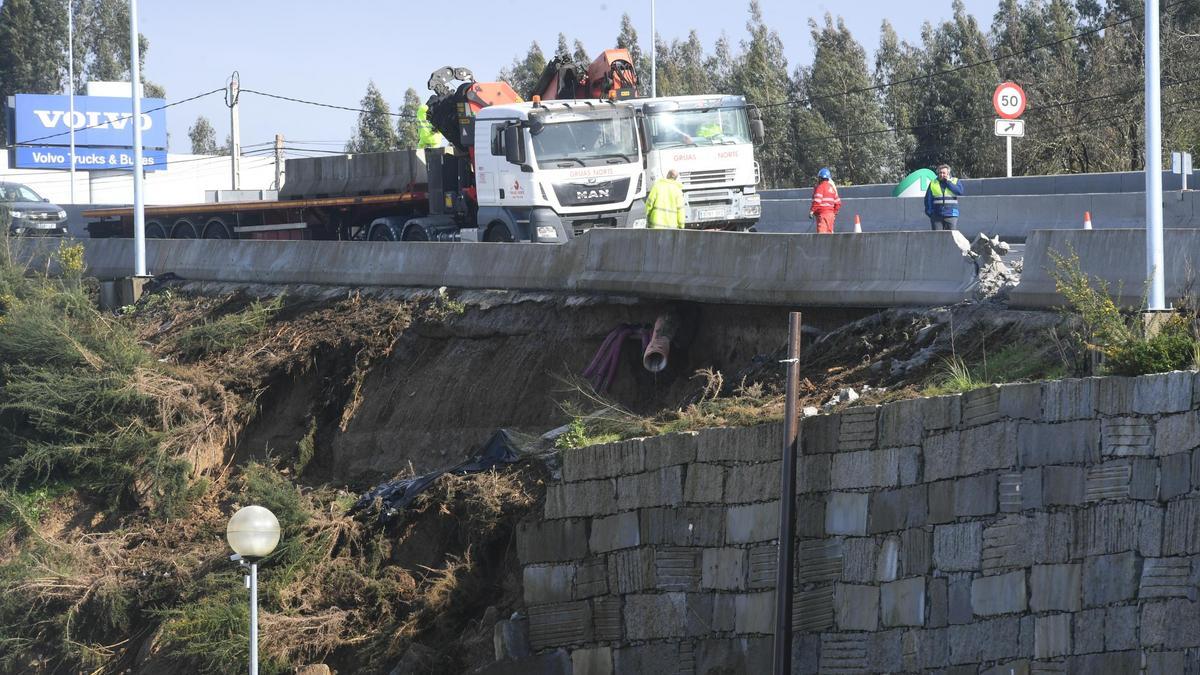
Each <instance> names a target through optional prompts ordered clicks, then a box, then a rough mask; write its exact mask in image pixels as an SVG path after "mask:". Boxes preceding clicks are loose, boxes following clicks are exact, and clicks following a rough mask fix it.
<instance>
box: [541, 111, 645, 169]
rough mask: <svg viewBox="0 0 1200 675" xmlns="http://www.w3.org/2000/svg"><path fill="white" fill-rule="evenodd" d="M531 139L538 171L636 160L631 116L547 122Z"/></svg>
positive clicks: (634, 130) (636, 154)
mask: <svg viewBox="0 0 1200 675" xmlns="http://www.w3.org/2000/svg"><path fill="white" fill-rule="evenodd" d="M531 136H532V138H533V155H534V158H535V159H536V160H537V165H538V168H540V169H555V168H560V167H566V166H603V165H605V164H628V163H630V162H636V161H638V141H637V126H636V124H635V122H634V118H633V116H632V115H621V116H617V117H603V118H594V117H592V118H589V117H576V118H574V119H571V120H569V121H562V122H555V121H553V120H550V121H548V122H547V123H546V124H545V125H544V126H543V127H542V128H541V129H540V130H539V131H538V133H536V134H531Z"/></svg>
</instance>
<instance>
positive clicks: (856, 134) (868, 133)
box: [772, 76, 1200, 145]
mask: <svg viewBox="0 0 1200 675" xmlns="http://www.w3.org/2000/svg"><path fill="white" fill-rule="evenodd" d="M1196 81H1200V76H1198V77H1192V78H1188V79H1186V80H1180V81H1178V82H1172V83H1170V84H1164V85H1162V88H1163V89H1169V88H1171V87H1178V86H1182V85H1185V84H1190V83H1192V82H1196ZM1138 91H1141V87H1137V88H1130V89H1128V90H1125V91H1118V92H1113V93H1110V94H1100V95H1097V96H1091V97H1088V98H1082V99H1072V100H1070V101H1064V102H1062V103H1048V104H1045V105H1040V106H1036V107H1030V108H1029V109H1027V110H1026V111H1025V114H1026V115H1038V114H1042V113H1043V112H1048V111H1050V110H1054V109H1057V108H1064V107H1067V106H1071V105H1077V104H1081V103H1090V102H1093V101H1099V100H1103V99H1108V98H1113V97H1114V96H1126V95H1129V94H1133V93H1136V92H1138ZM1133 112H1141V110H1140V109H1139V110H1136V111H1133ZM994 118H995V115H994V114H991V113H989V114H986V115H975V116H970V117H959V118H957V119H952V120H943V121H940V122H928V123H925V124H917V125H913V126H908V127H885V128H883V129H872V130H870V131H855V132H850V133H843V134H831V135H828V136H810V137H807V138H798V139H796V140H795V141H794V142H791V143H794V144H796V145H800V144H803V143H811V142H815V141H829V140H840V139H844V138H860V137H863V136H873V135H875V134H886V133H893V132H900V131H917V130H918V129H928V128H936V127H941V126H949V125H953V124H961V123H964V122H977V121H979V120H985V119H994ZM778 144H779V143H778V142H775V143H772V145H778Z"/></svg>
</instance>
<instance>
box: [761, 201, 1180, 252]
mask: <svg viewBox="0 0 1200 675" xmlns="http://www.w3.org/2000/svg"><path fill="white" fill-rule="evenodd" d="M1198 200H1200V196H1198V193H1195V192H1188V193H1185V194H1184V198H1183V199H1182V200H1180V199H1179V194H1178V193H1167V194H1166V195H1165V198H1164V200H1163V223H1164V224H1165V225H1166V226H1167V227H1177V228H1200V206H1197V201H1198ZM809 203H810V202H809V200H808V199H764V200H763V215H762V218H761V219H760V220H759V224H758V230H759V231H760V232H811V231H812V230H813V228H814V225H813V222H812V221H810V220H809V219H808V207H809ZM961 210H962V216H961V217H960V218H959V221H958V228H959V231H961V232H962V233H963V234H964V235H966V236H967V237H974V236H975V235H977V234H979V233H980V232H984V233H987V234H989V235H1000V236H1001V237H1002V238H1004V239H1006V240H1021V239H1024V238H1025V237H1026V236H1028V234H1029V232H1031V231H1033V230H1041V229H1066V230H1073V229H1080V228H1082V226H1083V216H1084V212H1085V211H1090V212H1091V214H1092V226H1093V227H1095V228H1098V229H1107V228H1128V227H1144V226H1145V212H1146V208H1145V201H1144V198H1143V196H1142V193H1133V192H1130V193H1122V194H1099V193H1094V194H1062V195H1046V196H1037V195H1034V196H972V195H971V194H970V193H968V195H967V196H965V197H963V198H962V208H961ZM856 213H857V214H858V215H859V216H860V217H861V218H862V226H863V231H864V232H883V231H896V230H928V229H929V218H927V217H926V216H925V206H924V200H921V199H911V198H904V199H901V198H894V197H871V198H846V197H843V199H842V210H841V212H840V213H839V214H838V219H837V230H838V231H849V230H852V229H853V227H854V215H855V214H856Z"/></svg>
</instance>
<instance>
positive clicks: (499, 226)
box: [483, 223, 516, 242]
mask: <svg viewBox="0 0 1200 675" xmlns="http://www.w3.org/2000/svg"><path fill="white" fill-rule="evenodd" d="M483 240H484V241H494V242H505V241H516V239H513V236H512V233H511V232H509V231H508V226H507V225H505V224H504V223H492V224H491V226H490V227H488V231H487V234H486V235H484V237H483Z"/></svg>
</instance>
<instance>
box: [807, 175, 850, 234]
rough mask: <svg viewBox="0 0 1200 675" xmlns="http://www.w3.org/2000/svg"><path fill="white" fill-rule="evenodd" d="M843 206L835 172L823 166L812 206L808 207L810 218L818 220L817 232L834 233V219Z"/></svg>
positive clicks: (814, 190) (818, 177)
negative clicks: (834, 176) (835, 182)
mask: <svg viewBox="0 0 1200 675" xmlns="http://www.w3.org/2000/svg"><path fill="white" fill-rule="evenodd" d="M841 208H842V198H841V197H839V196H838V191H837V186H836V185H834V184H833V174H832V173H830V171H829V169H827V168H822V169H821V170H820V171H818V172H817V186H816V187H814V188H813V196H812V206H811V207H810V208H809V209H808V217H809V219H813V218H815V219H816V221H817V234H833V221H834V220H835V219H836V218H837V212H838V210H839V209H841Z"/></svg>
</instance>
